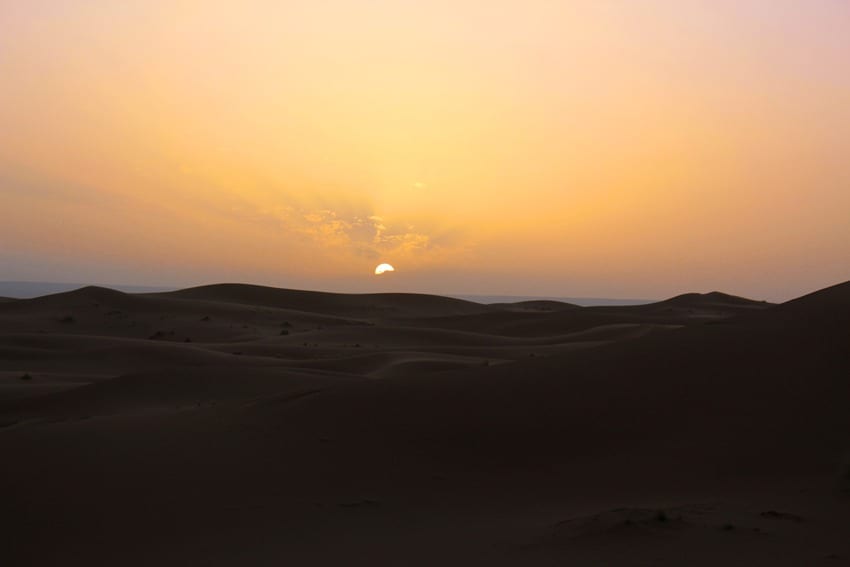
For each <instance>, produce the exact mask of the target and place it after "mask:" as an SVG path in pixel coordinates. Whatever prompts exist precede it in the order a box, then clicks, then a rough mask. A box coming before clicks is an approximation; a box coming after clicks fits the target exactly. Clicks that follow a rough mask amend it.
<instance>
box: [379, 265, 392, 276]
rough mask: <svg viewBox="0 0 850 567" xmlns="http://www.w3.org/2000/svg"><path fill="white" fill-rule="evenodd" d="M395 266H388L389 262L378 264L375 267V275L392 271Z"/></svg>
mask: <svg viewBox="0 0 850 567" xmlns="http://www.w3.org/2000/svg"><path fill="white" fill-rule="evenodd" d="M394 271H395V268H393V267H392V266H390V265H389V264H378V266H377V267H376V268H375V275H376V276H380V275H381V274H385V273H387V272H394Z"/></svg>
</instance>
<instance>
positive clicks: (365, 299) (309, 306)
mask: <svg viewBox="0 0 850 567" xmlns="http://www.w3.org/2000/svg"><path fill="white" fill-rule="evenodd" d="M156 295H160V296H167V297H177V298H185V299H201V300H206V301H217V302H227V303H238V304H242V305H255V306H265V307H277V308H281V309H295V310H298V311H309V312H312V313H326V314H333V315H343V316H347V317H394V316H419V317H429V316H438V315H451V314H469V313H481V312H484V311H486V310H487V308H486V307H485V306H483V305H480V304H477V303H473V302H471V301H464V300H461V299H454V298H450V297H442V296H438V295H425V294H411V293H373V294H342V293H326V292H318V291H302V290H293V289H277V288H271V287H262V286H255V285H247V284H217V285H210V286H203V287H196V288H191V289H184V290H180V291H174V292H166V293H162V294H156Z"/></svg>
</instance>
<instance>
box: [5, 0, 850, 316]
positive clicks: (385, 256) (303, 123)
mask: <svg viewBox="0 0 850 567" xmlns="http://www.w3.org/2000/svg"><path fill="white" fill-rule="evenodd" d="M848 29H850V4H848V3H846V2H840V1H835V0H811V1H809V0H807V1H803V0H799V1H790V0H749V1H731V0H730V1H722V0H712V1H709V0H706V1H697V0H645V1H642V2H631V1H625V0H623V1H619V2H616V1H604V0H598V1H580V0H574V1H568V0H561V1H555V0H525V1H522V2H520V1H510V2H507V1H497V0H489V1H483V0H481V1H479V0H454V1H447V0H430V1H428V2H423V1H418V2H413V1H404V0H393V1H390V0H383V1H371V0H325V1H322V2H318V1H310V2H285V1H268V2H261V1H245V2H239V3H234V2H221V1H209V0H208V1H205V2H188V1H184V2H180V1H175V0H169V1H164V0H163V1H156V0H146V1H137V2H133V1H131V2H107V1H102V2H99V1H89V2H76V1H64V0H53V1H48V0H33V1H32V2H13V1H10V2H0V77H2V83H0V280H51V281H84V282H101V283H135V284H169V285H170V284H175V285H189V284H198V283H209V282H215V281H250V282H255V283H265V284H272V285H281V286H287V287H310V288H320V289H331V290H338V291H378V290H385V289H392V290H406V291H425V292H435V293H481V294H518V295H559V296H582V295H584V296H588V295H589V296H612V297H647V298H660V297H664V296H669V295H672V294H675V293H679V292H684V291H708V290H712V289H721V290H724V291H729V292H732V293H738V294H743V295H748V296H751V297H755V298H758V299H773V300H780V299H787V298H790V297H792V296H795V295H799V294H801V293H804V292H807V291H810V290H813V289H815V288H818V287H823V286H826V285H829V284H832V283H837V282H838V281H842V280H847V279H850V158H848V156H850V72H848V69H850V33H847V30H848ZM379 262H390V263H392V264H393V265H395V267H396V269H397V271H396V272H395V273H393V274H389V275H386V276H381V277H380V278H378V277H375V276H374V275H372V270H373V269H374V267H375V265H376V264H378V263H379Z"/></svg>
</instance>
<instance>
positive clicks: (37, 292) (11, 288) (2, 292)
mask: <svg viewBox="0 0 850 567" xmlns="http://www.w3.org/2000/svg"><path fill="white" fill-rule="evenodd" d="M89 285H91V284H88V283H56V282H0V297H8V298H13V299H29V298H31V297H41V296H42V295H50V294H53V293H64V292H66V291H73V290H75V289H80V288H81V287H87V286H89ZM104 287H109V288H111V289H117V290H119V291H125V292H127V293H151V292H156V291H168V290H171V289H174V288H172V287H161V286H160V287H155V286H141V285H108V286H104Z"/></svg>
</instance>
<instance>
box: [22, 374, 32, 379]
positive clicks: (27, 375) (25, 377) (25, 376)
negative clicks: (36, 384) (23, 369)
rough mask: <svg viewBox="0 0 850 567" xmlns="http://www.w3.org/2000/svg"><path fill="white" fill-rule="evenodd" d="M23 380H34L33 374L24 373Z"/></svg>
mask: <svg viewBox="0 0 850 567" xmlns="http://www.w3.org/2000/svg"><path fill="white" fill-rule="evenodd" d="M21 380H32V376H30V375H29V374H24V375H23V376H21Z"/></svg>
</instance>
